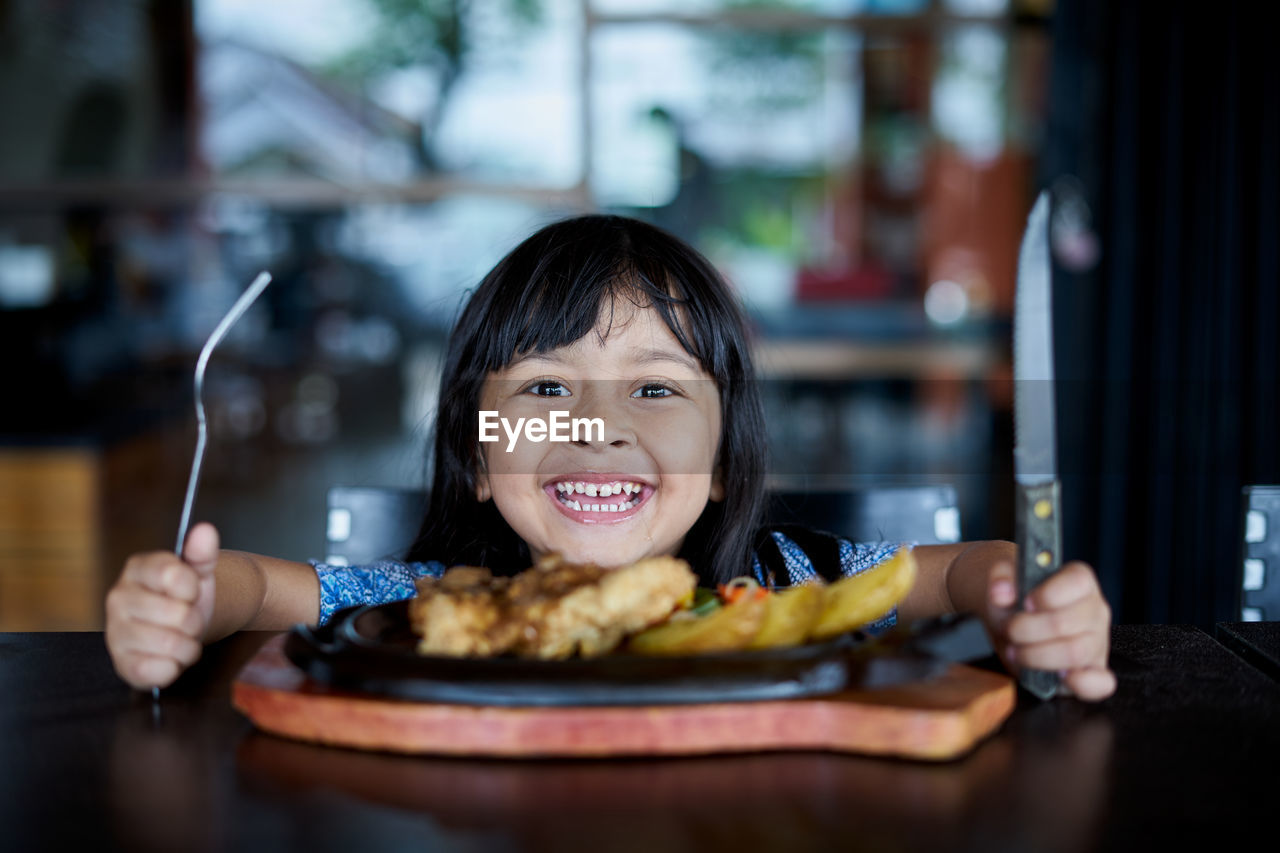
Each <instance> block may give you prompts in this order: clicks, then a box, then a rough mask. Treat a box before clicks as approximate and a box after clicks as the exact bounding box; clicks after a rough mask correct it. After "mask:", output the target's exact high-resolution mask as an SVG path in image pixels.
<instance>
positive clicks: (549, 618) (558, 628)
mask: <svg viewBox="0 0 1280 853" xmlns="http://www.w3.org/2000/svg"><path fill="white" fill-rule="evenodd" d="M696 583H697V579H696V577H695V575H694V574H693V572H692V571H691V570H690V569H689V564H688V563H686V562H685V561H684V560H680V559H677V558H675V557H650V558H647V559H644V560H640V561H638V562H636V563H632V564H631V565H629V566H623V567H621V568H617V569H606V568H602V567H600V566H597V565H592V564H580V563H570V562H567V561H565V560H563V559H561V558H560V557H558V556H556V555H550V556H547V557H544V558H543V559H542V560H540V561H539V562H538V563H537V564H536V565H534V566H533V567H532V568H530V569H527V570H525V571H523V572H521V573H520V574H518V575H516V576H515V577H513V578H495V577H493V575H492V574H491V573H490V572H489V571H488V570H487V569H477V568H474V567H458V568H454V569H450V570H449V571H448V572H446V573H445V574H444V576H443V577H442V578H440V579H439V580H435V579H431V578H424V579H423V580H421V581H419V583H418V598H417V599H415V600H414V601H413V602H411V603H410V618H411V620H412V622H413V626H414V630H415V631H416V632H417V633H418V635H419V636H420V637H422V640H421V642H420V643H419V645H418V650H419V651H420V652H421V653H423V654H438V655H455V656H484V655H497V654H503V653H507V652H510V653H514V654H516V655H519V656H521V657H531V658H547V659H555V658H566V657H570V656H572V655H574V654H580V655H582V656H584V657H593V656H597V655H602V654H605V653H607V652H609V651H612V650H613V649H614V648H616V647H617V646H618V644H619V643H621V642H622V640H623V639H624V638H625V637H626V636H627V635H629V634H633V633H635V632H637V631H640V630H643V629H644V628H647V627H648V626H650V625H653V624H654V623H656V622H659V621H661V620H662V619H664V618H666V617H667V616H668V615H669V614H670V613H671V612H672V611H673V610H675V609H676V607H677V606H678V605H679V604H680V602H681V601H682V600H685V599H686V598H687V597H688V596H689V595H691V594H692V592H693V589H694V586H695V585H696Z"/></svg>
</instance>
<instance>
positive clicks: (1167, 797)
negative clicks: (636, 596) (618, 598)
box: [0, 625, 1280, 851]
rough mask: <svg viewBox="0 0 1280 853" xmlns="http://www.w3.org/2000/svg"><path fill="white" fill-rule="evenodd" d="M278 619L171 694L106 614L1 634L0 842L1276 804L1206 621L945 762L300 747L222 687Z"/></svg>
mask: <svg viewBox="0 0 1280 853" xmlns="http://www.w3.org/2000/svg"><path fill="white" fill-rule="evenodd" d="M268 636H270V635H268V634H253V633H246V634H241V635H238V636H236V637H233V638H230V639H229V640H226V641H223V642H222V643H219V644H217V645H215V646H212V647H210V648H209V649H208V650H206V654H205V658H204V659H203V660H202V661H201V662H200V664H198V665H197V666H196V667H195V668H193V669H192V670H191V671H190V672H189V673H187V674H186V675H185V676H183V678H182V680H180V681H179V682H178V684H176V685H175V686H174V687H173V688H171V689H170V690H168V691H166V692H165V694H164V696H163V698H162V699H161V702H160V703H159V706H158V707H157V706H154V705H153V704H152V702H151V701H150V698H149V696H148V695H145V694H141V693H137V692H134V691H130V690H129V689H127V688H126V687H125V686H124V685H123V684H122V683H121V682H120V681H119V680H118V679H117V678H116V677H115V675H114V673H113V671H112V669H111V666H110V661H109V659H108V657H107V654H106V651H105V648H104V647H103V641H102V635H101V634H98V633H63V634H0V691H3V696H4V699H3V701H2V702H0V849H15V850H40V849H70V848H71V847H72V845H76V846H79V845H92V846H91V847H90V848H89V849H93V850H100V849H135V850H184V851H201V850H235V851H246V850H253V849H259V848H261V849H272V850H280V849H300V848H305V849H308V850H329V849H342V850H347V851H350V850H366V849H402V848H404V849H408V845H409V844H413V845H415V847H423V846H426V845H430V846H431V849H437V848H438V849H445V850H465V851H488V850H534V851H542V850H546V851H561V850H593V851H594V850H619V849H621V850H635V851H658V850H661V851H672V850H674V851H684V850H688V851H694V850H697V851H707V850H719V849H729V850H735V851H742V850H761V849H785V850H789V851H804V850H815V851H817V850H822V851H827V850H832V849H855V850H856V849H864V848H865V849H872V850H920V849H946V850H982V851H1003V850H1019V851H1022V850H1036V851H1042V850H1043V851H1059V850H1060V851H1075V850H1096V849H1113V848H1122V847H1123V848H1125V849H1130V848H1132V847H1133V846H1135V845H1136V846H1138V847H1140V848H1141V849H1152V848H1153V847H1155V845H1156V844H1161V843H1170V844H1174V845H1175V846H1174V847H1173V848H1172V849H1188V848H1192V849H1194V847H1197V846H1202V845H1207V844H1211V845H1212V846H1213V849H1220V848H1222V847H1223V846H1225V845H1226V844H1228V843H1231V842H1233V841H1236V842H1245V841H1253V842H1254V843H1255V844H1256V842H1257V841H1258V840H1260V839H1261V838H1266V837H1267V836H1266V833H1268V829H1267V828H1268V827H1269V826H1271V825H1273V824H1272V821H1273V820H1274V809H1275V792H1276V790H1277V788H1276V783H1275V778H1276V774H1277V764H1278V762H1280V725H1278V724H1277V723H1280V681H1277V680H1276V679H1274V678H1273V677H1271V675H1270V674H1269V673H1268V672H1266V671H1265V670H1263V669H1259V668H1257V667H1255V666H1254V665H1252V664H1251V663H1249V662H1248V661H1246V660H1245V659H1244V658H1242V657H1240V656H1237V655H1236V654H1234V653H1233V652H1232V651H1230V650H1229V649H1228V648H1227V647H1225V646H1224V645H1222V644H1220V643H1219V642H1218V641H1217V640H1215V639H1214V638H1213V637H1211V636H1209V635H1208V634H1206V633H1205V632H1203V631H1200V630H1198V629H1196V628H1192V627H1186V626H1159V625H1147V626H1117V627H1116V628H1115V630H1114V633H1113V653H1112V664H1113V666H1114V668H1115V670H1116V672H1117V675H1118V676H1119V682H1120V688H1119V691H1118V693H1117V695H1116V696H1115V697H1113V698H1112V699H1110V700H1108V701H1107V702H1104V703H1100V704H1098V705H1086V704H1082V703H1079V702H1076V701H1074V700H1069V699H1059V700H1055V701H1052V702H1048V703H1041V702H1039V701H1037V700H1035V699H1034V698H1032V697H1030V696H1027V695H1025V694H1024V695H1022V696H1020V697H1019V705H1018V708H1017V710H1016V711H1015V712H1014V714H1013V716H1012V717H1010V719H1009V720H1008V721H1007V722H1006V723H1005V725H1004V727H1003V728H1002V729H1001V730H1000V731H999V732H998V733H997V734H996V735H995V736H994V737H992V738H991V739H990V740H988V741H987V742H985V743H984V744H982V745H981V746H979V747H978V748H977V749H976V750H975V751H974V752H973V753H971V754H970V755H968V756H967V757H965V758H962V759H960V760H958V761H955V762H951V763H947V764H941V765H935V764H922V763H913V762H907V761H898V760H886V759H875V758H866V757H860V756H848V755H835V754H820V753H786V754H762V755H736V756H722V757H698V758H667V759H638V760H637V759H631V760H619V761H599V760H585V761H584V760H579V761H560V760H539V761H525V762H520V761H504V760H492V759H489V760H463V759H443V758H441V759H437V758H422V757H406V756H394V755H383V754H370V753H362V752H356V751H348V750H341V749H333V748H327V747H322V746H315V745H309V744H303V743H295V742H290V741H286V740H282V739H278V738H276V737H273V736H270V735H265V734H261V733H258V732H256V731H254V730H253V728H252V726H251V725H250V724H249V722H248V721H247V720H246V719H245V718H244V717H242V716H240V715H239V714H238V713H237V712H236V711H235V710H234V709H233V708H232V707H231V705H230V683H231V681H232V680H233V678H234V677H235V673H236V672H237V671H238V670H239V667H240V666H241V665H242V663H243V662H244V661H246V660H247V659H248V658H249V657H251V656H252V654H253V652H254V651H255V650H256V649H257V647H258V646H259V645H260V644H261V643H262V642H263V641H264V640H265V639H266V637H268ZM1259 832H1262V833H1264V834H1263V835H1261V836H1259V835H1258V834H1257V833H1259Z"/></svg>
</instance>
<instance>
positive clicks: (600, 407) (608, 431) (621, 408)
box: [571, 382, 636, 447]
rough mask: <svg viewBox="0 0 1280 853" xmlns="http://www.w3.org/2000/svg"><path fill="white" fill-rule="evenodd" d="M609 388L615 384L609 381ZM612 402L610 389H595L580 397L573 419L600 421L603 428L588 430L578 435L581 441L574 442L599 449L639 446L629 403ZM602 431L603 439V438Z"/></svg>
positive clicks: (572, 415) (574, 409)
mask: <svg viewBox="0 0 1280 853" xmlns="http://www.w3.org/2000/svg"><path fill="white" fill-rule="evenodd" d="M604 384H606V385H612V384H615V383H612V382H606V383H604ZM612 403H613V400H612V398H611V396H610V395H609V393H608V389H599V388H592V389H586V390H585V391H584V393H582V395H581V396H580V397H579V398H578V404H577V405H576V406H574V407H573V412H572V414H571V417H573V418H585V419H588V420H591V419H595V418H598V419H600V421H602V422H603V423H604V429H603V431H601V430H596V429H585V430H580V431H579V432H578V439H577V440H576V441H575V442H574V443H575V444H577V445H579V446H580V447H588V446H596V447H605V446H606V445H607V446H609V447H628V446H630V445H633V444H635V443H636V434H635V430H634V429H633V428H632V424H631V420H630V417H629V415H628V412H627V406H626V401H625V400H621V401H617V404H616V405H613V404H612ZM601 432H603V434H604V439H603V440H601V439H600V435H601Z"/></svg>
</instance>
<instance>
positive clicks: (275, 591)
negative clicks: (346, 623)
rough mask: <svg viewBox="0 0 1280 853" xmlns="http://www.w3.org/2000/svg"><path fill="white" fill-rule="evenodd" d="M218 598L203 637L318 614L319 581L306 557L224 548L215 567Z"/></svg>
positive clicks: (281, 626)
mask: <svg viewBox="0 0 1280 853" xmlns="http://www.w3.org/2000/svg"><path fill="white" fill-rule="evenodd" d="M214 578H215V581H214V590H215V596H214V604H213V612H212V613H211V614H210V618H209V623H208V624H207V625H206V626H205V630H204V637H203V640H204V642H206V643H211V642H213V641H214V640H219V639H222V638H223V637H225V636H227V635H229V634H234V633H235V632H236V631H241V630H251V631H284V630H287V629H288V628H290V627H292V626H293V625H295V624H297V623H299V622H307V623H312V624H314V623H315V621H316V619H317V618H318V616H319V614H320V582H319V580H317V579H316V572H315V569H313V568H312V567H311V566H310V565H308V564H307V563H297V562H294V561H292V560H281V559H278V558H276V557H265V556H262V555H260V554H249V553H246V552H244V551H220V552H219V554H218V562H217V566H216V568H215V570H214Z"/></svg>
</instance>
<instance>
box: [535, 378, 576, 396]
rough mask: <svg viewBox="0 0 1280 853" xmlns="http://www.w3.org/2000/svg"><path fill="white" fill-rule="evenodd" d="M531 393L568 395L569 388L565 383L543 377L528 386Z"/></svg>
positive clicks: (536, 394) (538, 394) (537, 394)
mask: <svg viewBox="0 0 1280 853" xmlns="http://www.w3.org/2000/svg"><path fill="white" fill-rule="evenodd" d="M526 390H528V392H529V393H531V394H533V395H534V396H536V397H568V396H569V389H568V388H566V387H564V385H563V384H561V383H559V382H556V381H554V380H550V379H543V380H540V381H538V382H535V383H533V384H532V385H530V386H529V387H528V389H526Z"/></svg>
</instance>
